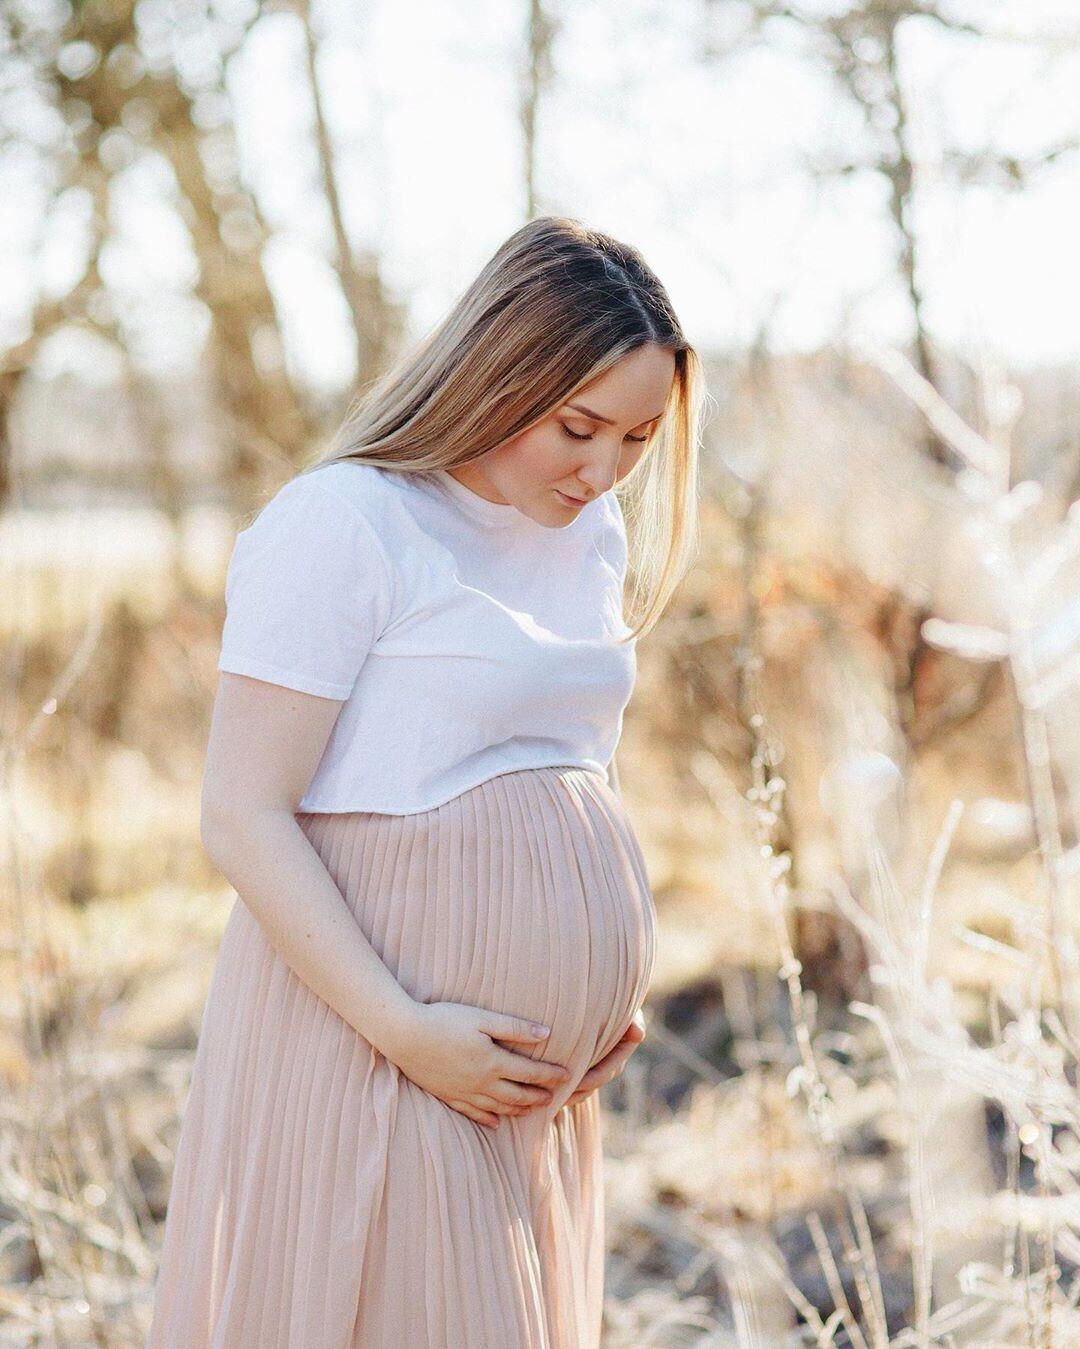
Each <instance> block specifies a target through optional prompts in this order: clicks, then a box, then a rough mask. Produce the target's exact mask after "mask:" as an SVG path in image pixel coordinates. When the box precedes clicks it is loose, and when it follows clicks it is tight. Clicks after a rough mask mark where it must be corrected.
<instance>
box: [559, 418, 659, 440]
mask: <svg viewBox="0 0 1080 1349" xmlns="http://www.w3.org/2000/svg"><path fill="white" fill-rule="evenodd" d="M560 425H561V426H562V429H563V430H564V431H565V432H566V434H567V435H568V436H569V437H570V439H571V440H592V436H579V435H578V434H577V432H576V431H571V430H570V428H569V427H568V426H566V425H564V424H563V423H560ZM626 439H627V440H632V441H634V442H635V444H638V445H643V444H644V443H645V441H647V440H648V439H649V437H648V436H627V437H626Z"/></svg>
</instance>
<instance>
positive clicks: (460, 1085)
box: [387, 1002, 570, 1129]
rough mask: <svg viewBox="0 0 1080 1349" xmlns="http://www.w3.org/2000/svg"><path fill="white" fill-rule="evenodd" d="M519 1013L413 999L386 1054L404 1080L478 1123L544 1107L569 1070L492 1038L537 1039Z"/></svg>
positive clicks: (489, 1123)
mask: <svg viewBox="0 0 1080 1349" xmlns="http://www.w3.org/2000/svg"><path fill="white" fill-rule="evenodd" d="M546 1038H547V1037H546V1035H534V1034H533V1033H532V1023H531V1022H530V1021H529V1020H528V1019H527V1018H525V1017H517V1016H507V1015H505V1014H503V1013H501V1012H489V1011H486V1010H485V1009H484V1008H483V1007H471V1006H469V1005H468V1004H467V1003H460V1002H417V1003H415V1004H414V1008H411V1009H410V1010H409V1016H408V1019H407V1021H406V1023H405V1025H404V1027H403V1028H402V1031H401V1033H400V1034H399V1035H397V1036H396V1037H395V1043H394V1045H393V1046H389V1047H388V1052H387V1058H389V1059H390V1060H391V1062H393V1063H395V1064H396V1065H397V1066H398V1068H400V1069H401V1071H402V1072H403V1073H404V1074H405V1076H406V1077H407V1078H409V1079H410V1080H411V1081H413V1082H415V1083H416V1084H417V1086H419V1087H423V1089H424V1090H425V1091H428V1092H430V1093H431V1094H432V1095H433V1096H437V1097H438V1098H439V1100H441V1101H443V1102H445V1103H446V1104H447V1105H448V1106H450V1107H452V1108H453V1109H454V1110H458V1111H460V1112H461V1113H462V1114H463V1115H467V1116H468V1117H469V1119H471V1120H475V1121H476V1122H477V1123H478V1124H485V1125H487V1126H488V1128H491V1129H495V1128H497V1127H498V1125H499V1119H500V1117H501V1116H502V1115H522V1114H524V1113H525V1111H526V1110H529V1109H531V1108H532V1107H533V1106H534V1105H547V1104H548V1103H549V1102H550V1101H551V1098H552V1092H553V1090H554V1088H556V1087H559V1086H562V1085H563V1083H565V1082H566V1080H567V1079H568V1077H569V1076H570V1075H569V1073H568V1072H567V1071H566V1069H565V1068H564V1067H563V1066H562V1065H561V1064H559V1063H546V1062H545V1061H544V1060H543V1059H533V1058H529V1056H528V1055H527V1054H518V1053H516V1052H515V1051H514V1050H512V1049H504V1048H503V1047H502V1046H501V1045H500V1044H496V1041H497V1040H509V1041H511V1042H514V1043H522V1044H528V1045H533V1046H535V1045H538V1044H542V1043H543V1041H544V1040H545V1039H546Z"/></svg>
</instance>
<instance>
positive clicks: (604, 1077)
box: [566, 1008, 645, 1105]
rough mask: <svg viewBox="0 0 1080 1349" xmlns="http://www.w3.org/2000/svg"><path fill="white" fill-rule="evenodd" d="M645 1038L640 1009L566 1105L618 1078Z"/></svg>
mask: <svg viewBox="0 0 1080 1349" xmlns="http://www.w3.org/2000/svg"><path fill="white" fill-rule="evenodd" d="M644 1038H645V1016H644V1014H643V1013H642V1011H641V1009H640V1008H638V1010H637V1011H636V1012H635V1013H634V1019H633V1020H632V1021H631V1022H630V1024H629V1026H627V1028H626V1030H625V1031H624V1033H623V1037H622V1039H621V1040H620V1041H619V1042H618V1044H616V1046H615V1048H614V1049H612V1050H611V1051H610V1052H609V1053H607V1054H605V1055H604V1057H603V1058H602V1059H601V1060H600V1061H599V1063H594V1064H593V1066H592V1067H591V1068H590V1069H589V1071H588V1072H587V1073H586V1074H585V1076H584V1077H583V1078H582V1079H581V1081H580V1082H579V1083H578V1084H577V1086H576V1087H575V1088H574V1091H573V1094H572V1095H571V1096H569V1097H567V1100H566V1104H567V1105H578V1104H579V1103H580V1102H581V1101H583V1100H584V1099H585V1098H586V1097H587V1096H589V1095H590V1094H591V1093H592V1092H594V1091H596V1090H597V1089H598V1088H599V1087H602V1086H603V1085H604V1084H605V1083H606V1082H610V1081H612V1080H613V1079H614V1078H616V1077H618V1076H619V1074H620V1073H621V1072H622V1070H623V1069H624V1068H625V1067H626V1061H627V1059H628V1058H629V1057H630V1055H631V1054H632V1053H633V1052H634V1050H635V1049H637V1047H638V1045H639V1044H640V1043H641V1042H642V1040H644Z"/></svg>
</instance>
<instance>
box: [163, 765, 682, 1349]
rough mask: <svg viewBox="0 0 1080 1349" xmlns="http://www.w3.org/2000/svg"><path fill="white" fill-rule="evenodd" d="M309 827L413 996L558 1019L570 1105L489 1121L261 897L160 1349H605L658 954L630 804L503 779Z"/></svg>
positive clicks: (541, 780)
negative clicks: (606, 1133)
mask: <svg viewBox="0 0 1080 1349" xmlns="http://www.w3.org/2000/svg"><path fill="white" fill-rule="evenodd" d="M297 820H298V822H299V823H300V825H301V827H302V828H303V829H304V831H305V833H306V835H307V837H308V838H309V839H310V840H311V843H312V845H313V846H314V847H315V848H316V850H317V851H318V853H319V856H320V857H321V858H322V859H323V861H324V863H325V865H326V866H327V868H328V870H329V871H330V873H331V875H332V876H333V877H334V880H335V882H336V883H337V885H338V886H339V888H340V889H341V892H342V895H343V896H344V898H345V902H346V903H347V905H348V907H349V909H350V911H351V913H352V914H353V915H354V917H355V919H356V921H357V922H358V923H359V924H360V925H361V927H362V929H363V931H364V933H365V935H366V936H367V937H368V939H369V940H370V941H371V943H372V945H373V946H374V948H375V950H376V951H377V952H378V953H379V955H380V957H381V958H382V959H383V960H384V961H385V962H386V964H387V965H388V967H389V968H390V969H391V971H392V972H393V973H394V975H395V976H396V978H397V979H398V981H399V982H400V983H401V984H402V986H403V987H404V988H405V989H406V990H407V991H408V992H409V993H410V994H411V995H412V997H414V998H416V999H417V1000H419V1001H422V1002H438V1001H444V1000H445V1001H451V1002H462V1003H468V1004H470V1005H472V1006H477V1007H485V1008H488V1009H491V1010H495V1011H499V1012H506V1013H510V1014H512V1015H515V1016H521V1017H527V1018H529V1019H531V1020H535V1021H539V1022H542V1023H543V1024H544V1025H546V1026H550V1027H551V1035H550V1037H549V1039H548V1040H547V1041H544V1042H542V1043H541V1044H540V1045H539V1046H538V1047H533V1048H530V1047H528V1046H526V1045H520V1046H518V1045H515V1046H514V1048H515V1051H516V1052H520V1053H523V1054H530V1055H531V1056H533V1057H536V1058H543V1059H545V1060H548V1061H551V1062H556V1063H560V1064H563V1065H565V1066H566V1067H567V1068H568V1069H569V1071H570V1079H569V1080H568V1081H567V1082H566V1083H565V1084H564V1085H563V1086H562V1087H561V1088H560V1089H559V1090H558V1091H557V1092H556V1094H555V1096H554V1098H553V1100H552V1101H551V1102H550V1104H549V1105H547V1106H536V1107H533V1108H532V1109H531V1110H529V1111H528V1112H527V1113H526V1114H524V1115H521V1116H516V1117H515V1116H503V1117H502V1122H501V1123H500V1125H499V1128H498V1129H495V1130H492V1129H489V1128H487V1127H486V1126H484V1125H481V1124H477V1123H475V1122H474V1121H473V1120H471V1119H469V1118H468V1117H467V1116H466V1115H463V1114H461V1113H460V1111H456V1110H454V1109H453V1108H452V1107H450V1106H448V1105H446V1104H445V1103H444V1102H442V1101H441V1100H439V1099H438V1098H437V1097H435V1096H433V1095H431V1094H430V1093H429V1092H426V1091H424V1090H423V1089H422V1088H421V1087H419V1086H417V1085H416V1084H415V1083H414V1082H412V1081H411V1080H410V1079H409V1078H407V1077H406V1076H405V1075H404V1073H402V1072H401V1071H400V1070H399V1069H398V1068H397V1067H396V1066H395V1065H394V1064H393V1063H392V1062H390V1061H389V1060H388V1059H387V1058H386V1057H385V1056H384V1055H382V1054H381V1053H379V1051H378V1050H376V1049H375V1048H374V1047H373V1046H372V1045H371V1044H370V1043H369V1041H367V1040H366V1039H365V1038H364V1037H363V1036H362V1035H360V1034H358V1033H357V1031H356V1030H355V1029H354V1028H353V1027H352V1026H351V1025H350V1024H349V1023H348V1022H346V1021H345V1020H343V1019H342V1018H341V1017H340V1016H338V1014H337V1013H336V1012H335V1011H334V1010H333V1009H332V1008H331V1007H330V1006H329V1005H328V1004H327V1003H326V1002H324V1001H323V1000H322V999H321V998H319V997H318V996H317V995H316V994H315V993H313V992H312V991H311V989H310V988H308V986H307V985H306V984H305V983H304V982H303V981H302V980H301V979H300V978H299V976H298V975H296V974H295V973H294V972H293V970H292V968H291V967H290V966H289V965H288V964H287V963H286V962H285V961H284V960H283V959H282V957H280V956H279V955H278V953H277V951H276V950H275V948H274V947H273V946H272V945H271V943H270V941H269V940H268V938H267V937H266V936H265V934H264V932H263V929H262V927H261V925H260V924H259V923H258V921H257V920H256V919H255V917H254V916H253V915H252V913H251V912H250V910H249V909H248V908H247V907H246V906H245V905H244V903H243V902H242V900H241V899H240V898H239V897H238V898H237V900H236V902H235V904H234V907H233V910H232V912H231V914H230V916H229V920H228V923H227V925H226V929H225V932H224V936H223V939H222V943H221V947H220V950H219V953H218V958H217V962H216V964H215V967H214V972H213V976H212V979H211V983H210V988H209V992H208V996H207V1001H206V1005H205V1009H204V1012H203V1019H202V1025H201V1029H200V1035H199V1044H198V1048H197V1051H196V1055H195V1063H194V1069H193V1077H192V1081H191V1086H190V1090H189V1093H188V1098H187V1102H186V1106H185V1110H184V1118H183V1123H182V1127H181V1133H180V1139H179V1143H178V1148H177V1153H176V1159H175V1166H174V1173H173V1181H172V1190H171V1194H170V1199H169V1205H168V1212H167V1215H166V1223H165V1232H164V1236H163V1245H162V1250H161V1258H160V1265H159V1272H158V1278H157V1283H156V1286H155V1290H154V1308H153V1319H152V1324H151V1330H150V1338H149V1341H148V1345H147V1349H596V1346H599V1344H600V1335H601V1321H602V1307H603V1291H604V1259H605V1229H604V1192H603V1177H602V1163H603V1156H602V1127H601V1118H602V1117H601V1114H600V1109H599V1101H598V1097H597V1095H596V1093H593V1094H591V1095H590V1096H588V1097H587V1098H586V1099H585V1100H584V1101H582V1102H580V1103H578V1104H574V1105H568V1104H567V1103H566V1102H567V1100H568V1098H569V1096H570V1095H571V1094H572V1092H573V1091H574V1089H575V1087H576V1085H577V1083H578V1081H579V1080H580V1079H581V1077H582V1076H583V1075H584V1073H585V1072H586V1071H587V1069H588V1068H589V1067H590V1066H591V1065H592V1064H593V1063H595V1062H597V1061H598V1060H599V1059H601V1058H603V1057H604V1056H605V1055H606V1054H607V1053H608V1052H609V1051H610V1050H611V1049H612V1048H613V1047H614V1045H615V1044H616V1043H617V1042H618V1040H619V1039H620V1038H621V1037H622V1035H623V1033H624V1031H625V1030H626V1028H627V1026H628V1025H629V1023H630V1021H631V1019H632V1018H633V1015H634V1013H635V1012H636V1011H637V1009H638V1008H639V1007H640V1006H641V1003H642V1002H643V1000H644V997H645V992H646V988H647V985H648V982H649V978H650V975H651V973H652V969H653V964H654V957H655V945H656V912H655V908H654V905H653V898H652V895H651V892H650V889H649V883H648V879H647V876H646V872H645V865H644V861H643V858H642V854H641V852H640V849H639V846H638V844H637V841H636V839H635V836H634V833H633V830H632V828H631V826H630V823H629V821H628V819H627V817H626V815H625V813H624V811H623V807H622V804H621V802H620V799H619V797H618V795H617V793H616V792H615V791H614V790H613V788H612V787H611V786H609V785H608V783H607V782H605V780H604V778H603V776H602V775H600V774H598V773H594V772H591V771H588V770H586V769H582V768H577V767H565V766H560V767H551V768H532V769H521V770H517V771H513V772H508V773H502V774H500V775H498V776H497V777H493V778H490V779H488V780H487V781H485V782H482V783H480V784H478V785H477V786H475V787H472V788H470V789H469V790H468V791H465V792H463V793H462V794H461V795H459V796H457V797H455V798H454V799H453V800H451V801H449V802H446V803H445V804H443V805H440V806H436V807H435V808H433V809H431V810H427V811H423V812H420V813H419V814H413V815H383V814H377V813H373V812H365V811H354V812H343V813H339V814H300V815H298V816H297Z"/></svg>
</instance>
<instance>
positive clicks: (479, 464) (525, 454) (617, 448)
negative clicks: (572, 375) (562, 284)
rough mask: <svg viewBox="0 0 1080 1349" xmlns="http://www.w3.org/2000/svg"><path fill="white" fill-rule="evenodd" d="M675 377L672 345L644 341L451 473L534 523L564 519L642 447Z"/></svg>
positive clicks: (558, 523) (624, 469) (619, 474)
mask: <svg viewBox="0 0 1080 1349" xmlns="http://www.w3.org/2000/svg"><path fill="white" fill-rule="evenodd" d="M674 377H675V356H674V353H673V352H671V351H668V350H667V349H666V348H664V347H659V346H657V345H656V344H655V343H653V342H649V343H646V344H645V345H644V346H642V347H638V348H637V349H636V350H635V351H632V352H630V353H629V354H628V355H626V356H624V357H622V359H621V360H619V361H618V362H616V364H615V365H613V366H612V367H611V369H610V370H607V371H605V372H604V374H603V375H601V376H600V377H599V379H595V380H593V382H592V383H591V384H587V385H585V386H583V387H582V388H581V389H579V390H578V391H577V392H576V393H573V394H571V395H570V399H569V401H568V402H566V403H563V404H562V405H561V406H560V407H558V408H556V409H555V411H554V412H552V413H550V414H549V415H548V416H546V417H544V418H542V420H540V421H539V422H537V423H536V424H535V425H534V426H530V427H529V429H528V430H527V431H523V432H522V433H521V434H520V435H518V436H514V437H513V438H512V439H510V440H507V441H504V442H503V444H501V445H498V446H496V448H495V449H493V450H489V451H488V453H487V454H485V455H484V456H483V457H482V458H480V459H477V460H474V462H473V463H471V464H466V465H464V466H463V467H460V468H456V469H454V470H453V476H454V477H455V478H457V479H458V481H459V482H461V483H464V485H465V486H466V487H468V488H471V489H472V491H474V492H476V493H477V495H479V496H482V497H486V498H487V499H488V500H489V501H496V502H499V503H500V504H501V505H511V506H516V507H517V508H518V510H519V511H522V512H523V513H524V514H525V515H527V516H529V517H530V519H533V520H535V521H536V522H537V524H541V525H549V526H553V527H562V526H564V525H568V524H570V523H571V522H572V521H573V520H575V519H576V518H577V515H578V513H579V511H580V510H581V508H582V506H583V505H585V503H586V502H588V501H592V500H593V499H594V498H595V497H598V496H599V495H600V494H601V493H602V492H606V491H607V490H608V489H609V488H611V487H613V486H614V485H615V483H617V482H618V481H619V480H620V479H621V478H625V477H626V475H627V474H628V473H629V472H630V470H631V469H632V468H633V467H634V465H635V464H636V463H637V461H638V460H639V459H640V458H641V456H642V455H643V454H644V453H645V450H646V449H647V441H648V439H649V437H650V436H651V434H652V432H653V431H654V430H655V428H656V423H657V421H658V420H659V419H660V416H661V414H662V413H663V411H664V409H665V407H666V406H667V402H668V397H669V395H670V393H671V386H672V381H673V380H674ZM560 492H564V493H566V498H564V497H562V496H560ZM571 497H572V498H575V501H571V500H568V499H567V498H571Z"/></svg>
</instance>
